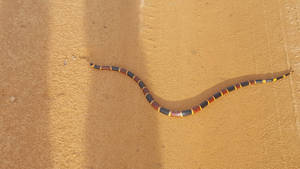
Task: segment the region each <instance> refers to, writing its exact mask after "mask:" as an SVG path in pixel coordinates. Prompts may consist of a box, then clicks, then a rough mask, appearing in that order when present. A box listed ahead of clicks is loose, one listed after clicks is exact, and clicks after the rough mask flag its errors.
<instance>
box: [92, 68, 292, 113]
mask: <svg viewBox="0 0 300 169" xmlns="http://www.w3.org/2000/svg"><path fill="white" fill-rule="evenodd" d="M90 66H91V67H92V68H95V69H97V70H107V71H116V72H120V73H122V74H124V75H127V76H128V77H130V78H131V79H133V80H134V81H135V82H136V83H137V84H138V86H139V87H140V88H141V90H142V91H143V93H144V96H145V98H146V100H147V101H148V102H149V104H150V105H151V106H152V107H153V108H154V109H155V110H156V111H158V112H160V113H162V114H164V115H167V116H170V117H185V116H189V115H192V114H195V113H197V112H199V111H201V110H202V109H204V108H205V107H206V106H207V105H208V104H210V103H212V102H213V101H215V100H216V99H218V98H220V97H221V96H223V95H226V94H228V93H230V92H233V91H235V90H238V89H240V88H243V87H247V86H249V85H255V84H262V83H270V82H275V81H278V80H280V79H283V78H286V77H288V76H289V75H290V74H291V72H292V71H290V72H288V73H286V74H283V75H281V76H278V77H275V78H271V79H257V80H248V81H243V82H240V83H237V84H235V85H231V86H228V87H227V88H224V89H222V90H221V91H219V92H217V93H215V94H214V95H212V96H211V97H209V98H208V99H206V100H204V101H202V102H201V103H200V104H199V105H196V106H193V107H192V108H190V109H186V110H182V111H174V110H170V109H168V108H165V107H163V106H161V105H160V104H159V103H158V102H156V101H155V100H154V98H153V96H152V95H151V94H150V91H149V89H148V88H147V86H146V85H145V83H144V82H143V81H142V80H141V79H140V78H139V77H138V76H136V75H135V74H134V73H132V72H131V71H129V70H127V69H125V68H121V67H117V66H100V65H97V64H94V63H90Z"/></svg>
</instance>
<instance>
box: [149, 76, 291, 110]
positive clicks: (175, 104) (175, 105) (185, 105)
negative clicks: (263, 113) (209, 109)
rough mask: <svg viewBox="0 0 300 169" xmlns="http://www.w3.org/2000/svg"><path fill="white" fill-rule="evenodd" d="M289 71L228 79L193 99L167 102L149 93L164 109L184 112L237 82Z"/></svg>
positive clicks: (268, 77) (267, 77) (264, 77)
mask: <svg viewBox="0 0 300 169" xmlns="http://www.w3.org/2000/svg"><path fill="white" fill-rule="evenodd" d="M290 71H291V70H285V71H280V72H275V73H266V74H252V75H245V76H240V77H236V78H232V79H228V80H225V81H223V82H221V83H218V84H216V85H214V86H213V87H211V88H209V89H206V90H204V91H203V92H202V93H200V94H198V95H196V96H194V97H191V98H188V99H184V100H179V101H169V100H166V99H163V98H161V97H159V95H156V94H154V93H151V94H152V95H153V98H154V99H155V100H156V101H157V102H159V103H160V104H161V105H162V106H164V107H167V108H169V109H172V110H185V109H189V108H191V107H192V106H195V105H199V104H200V103H201V102H202V101H204V100H206V99H208V98H209V97H210V96H212V95H213V94H215V93H216V92H218V91H221V90H222V89H224V88H226V87H228V86H231V85H234V84H237V83H239V82H243V81H248V80H256V79H270V78H275V77H279V76H282V75H283V74H286V73H288V72H290ZM275 83H276V82H275Z"/></svg>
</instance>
